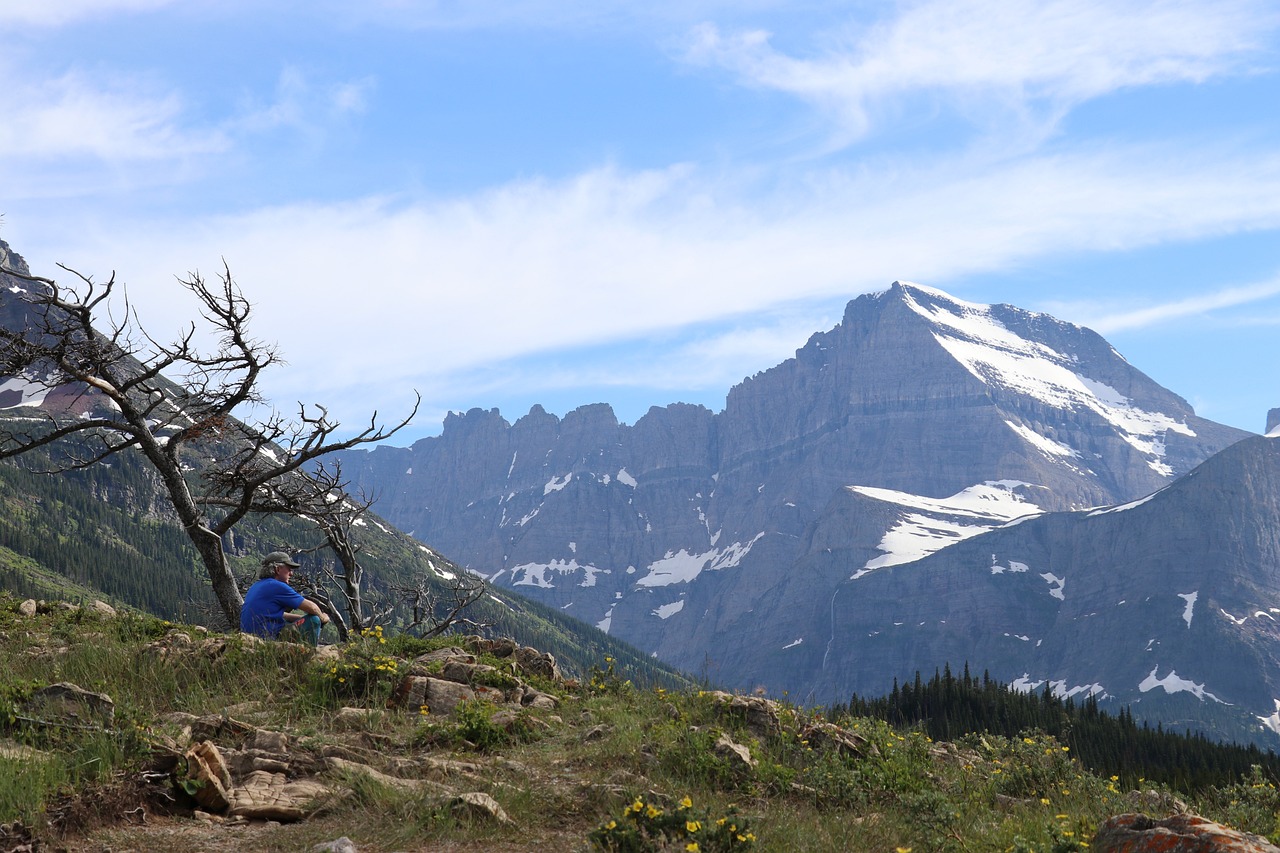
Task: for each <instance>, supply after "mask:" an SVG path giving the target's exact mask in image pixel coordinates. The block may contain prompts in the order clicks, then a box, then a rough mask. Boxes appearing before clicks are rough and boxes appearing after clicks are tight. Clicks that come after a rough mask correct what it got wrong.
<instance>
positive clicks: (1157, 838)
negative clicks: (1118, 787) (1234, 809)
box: [1090, 814, 1280, 853]
mask: <svg viewBox="0 0 1280 853" xmlns="http://www.w3.org/2000/svg"><path fill="white" fill-rule="evenodd" d="M1090 850H1092V851H1093V853H1280V847H1276V846H1275V845H1274V844H1272V843H1271V842H1269V841H1267V839H1265V838H1263V837H1261V836H1258V835H1251V834H1249V833H1245V832H1237V831H1236V830H1234V829H1230V828H1228V827H1225V826H1222V825H1221V824H1218V823H1214V822H1213V821H1211V820H1206V819H1205V818H1202V817H1197V816H1195V815H1174V816H1172V817H1167V818H1163V819H1154V818H1151V817H1148V816H1147V815H1144V814H1123V815H1117V816H1116V817H1113V818H1109V819H1108V820H1107V821H1106V822H1104V823H1103V824H1102V826H1100V827H1098V832H1097V834H1096V835H1095V836H1094V839H1093V844H1092V846H1091V847H1090Z"/></svg>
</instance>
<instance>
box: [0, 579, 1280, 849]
mask: <svg viewBox="0 0 1280 853" xmlns="http://www.w3.org/2000/svg"><path fill="white" fill-rule="evenodd" d="M174 632H177V633H181V634H186V635H190V636H192V637H194V638H195V639H196V640H200V639H201V638H202V636H203V635H200V634H199V633H197V632H194V631H192V630H191V629H186V628H182V627H178V626H170V625H167V624H165V623H162V622H160V621H159V620H156V619H153V618H150V617H135V616H123V617H117V618H110V619H109V618H103V617H99V616H96V615H93V614H89V613H86V612H84V611H80V612H68V611H63V610H61V609H60V608H51V609H50V610H49V611H48V612H42V613H40V614H38V615H36V616H34V617H25V616H22V615H21V614H19V613H18V611H17V601H16V600H14V599H12V598H4V597H0V657H3V659H4V660H6V661H8V662H9V663H8V665H7V666H6V667H5V670H4V672H3V673H2V674H0V728H2V729H3V732H2V733H0V747H6V748H5V749H0V755H8V756H10V757H0V823H7V822H10V821H12V820H14V819H15V818H17V819H20V820H23V821H24V822H26V823H27V824H29V825H36V826H42V825H44V822H45V821H46V820H47V819H50V818H52V819H53V820H54V823H55V829H59V828H60V829H63V830H68V829H70V830H75V831H74V832H73V833H72V834H71V835H70V836H69V837H68V838H65V839H62V840H59V841H57V843H58V844H62V845H66V846H67V847H68V848H69V849H72V850H100V849H103V846H104V845H105V846H108V847H110V848H112V849H125V848H127V849H131V850H141V851H147V850H155V851H160V850H164V851H166V853H167V851H169V850H172V849H174V847H175V846H179V847H180V848H186V847H191V845H192V844H198V845H199V846H200V849H206V850H233V849H239V850H299V849H310V847H311V846H312V845H314V844H316V843H319V842H322V841H326V840H332V839H334V838H336V837H338V836H340V835H346V836H348V837H350V838H351V839H352V840H353V841H354V842H355V844H356V846H357V848H358V849H359V850H360V851H361V853H370V851H374V853H376V851H387V850H404V851H409V850H427V849H432V850H459V851H460V850H475V851H479V850H499V851H501V850H506V851H515V850H534V849H547V850H557V851H561V850H564V851H570V850H587V849H589V841H588V839H589V837H590V835H591V834H592V833H593V832H595V831H600V830H601V828H602V827H606V826H607V825H608V823H609V822H610V821H612V822H613V823H614V829H613V830H612V834H613V835H614V836H615V837H618V836H619V833H621V832H622V831H623V830H626V829H628V828H629V827H635V826H636V825H637V823H639V824H641V825H644V826H647V827H650V828H652V827H656V826H659V825H664V822H666V824H667V825H669V826H671V827H672V828H673V829H672V832H673V834H672V841H673V843H672V845H671V846H669V847H667V848H665V849H675V850H684V849H686V847H685V846H686V845H687V844H688V843H690V842H691V839H701V840H702V845H701V846H700V848H699V849H700V850H703V851H705V850H712V849H717V848H716V846H715V844H714V842H713V841H711V840H710V839H709V836H711V835H713V834H714V833H719V837H720V838H721V839H722V840H723V838H724V837H725V833H726V832H727V829H726V827H728V826H734V827H736V829H735V830H734V831H733V835H734V836H735V837H736V836H738V835H741V836H742V838H743V840H742V841H741V842H737V841H735V842H733V843H731V844H730V845H729V846H728V847H721V848H720V849H742V850H748V849H755V850H761V851H773V850H788V851H834V850H851V851H863V850H865V851H896V850H900V849H905V848H911V849H912V850H917V851H924V850H964V851H974V852H975V853H976V851H1007V850H1028V851H1029V850H1037V851H1068V850H1079V849H1083V848H1082V846H1081V843H1082V842H1087V841H1088V839H1089V837H1090V836H1091V833H1092V831H1093V829H1094V827H1096V826H1097V824H1098V823H1099V822H1100V821H1101V820H1103V819H1105V818H1106V817H1107V816H1109V815H1112V814H1117V813H1121V812H1126V811H1132V810H1134V809H1135V804H1134V801H1133V800H1132V799H1131V794H1130V793H1129V792H1126V791H1123V790H1121V789H1120V787H1119V785H1118V784H1117V781H1115V780H1112V779H1107V778H1101V777H1098V776H1094V775H1091V774H1089V773H1087V772H1084V771H1083V770H1082V769H1081V768H1080V767H1079V766H1078V765H1077V764H1076V763H1075V762H1074V761H1073V759H1072V757H1071V754H1070V752H1068V751H1064V750H1063V748H1062V746H1061V745H1060V744H1059V743H1058V742H1057V741H1056V740H1054V739H1053V738H1051V737H1048V736H1045V735H1042V734H1037V733H1026V734H1025V735H1024V736H1020V737H1016V738H1001V737H994V736H986V737H968V738H962V739H961V740H960V741H959V742H958V743H956V744H951V745H942V744H937V743H932V742H930V741H929V739H928V738H927V737H926V736H924V735H923V734H920V733H913V732H910V731H899V730H896V729H894V728H892V727H891V726H889V725H887V724H885V723H882V722H878V721H873V720H870V719H866V718H861V719H852V718H850V719H845V720H842V721H841V726H840V731H841V732H843V736H844V737H846V738H848V739H850V742H851V743H852V744H853V745H854V748H853V749H852V750H841V749H838V748H836V747H834V746H833V745H832V742H831V741H830V739H824V738H823V737H821V736H819V735H818V734H817V733H815V732H814V730H813V729H812V728H811V725H810V724H811V723H812V722H813V720H811V719H810V718H809V717H808V716H807V715H806V714H805V713H804V712H802V711H800V710H797V709H794V708H788V707H785V706H783V708H782V712H781V715H780V722H781V725H780V728H779V730H777V731H776V732H773V733H770V734H759V733H753V731H752V730H750V729H748V728H747V727H746V725H745V723H744V720H743V719H742V718H741V717H740V716H738V715H736V714H733V713H728V712H727V711H726V710H725V709H724V708H723V707H722V706H721V705H719V704H717V702H716V701H715V699H714V697H713V696H712V695H710V694H706V693H703V692H701V691H696V690H682V691H671V690H667V689H664V688H661V687H653V688H647V689H644V688H637V687H636V686H635V685H634V683H629V682H628V680H627V679H626V678H625V677H624V676H625V673H623V672H622V671H611V670H613V667H611V666H610V665H609V663H608V662H605V661H601V666H602V668H603V670H602V671H601V670H597V671H596V672H595V673H593V675H592V677H591V678H590V679H588V680H587V681H585V682H583V683H581V684H578V685H573V684H566V683H555V684H553V683H551V682H539V683H538V686H539V688H540V689H543V690H546V691H548V692H551V693H553V694H555V695H556V696H557V697H558V698H559V706H558V707H557V708H556V709H554V710H538V711H535V710H525V711H522V712H521V720H522V723H521V725H520V726H518V727H517V732H519V733H521V734H522V736H520V737H504V736H502V735H501V734H499V733H498V732H497V730H496V729H495V728H494V727H493V726H492V725H490V724H489V723H488V714H487V712H485V711H484V710H483V709H481V708H475V709H472V711H471V712H469V713H463V714H461V715H455V716H449V717H444V716H438V715H429V716H426V715H422V714H411V713H405V712H400V711H382V710H381V709H383V707H384V704H385V698H386V696H387V694H388V692H389V689H390V685H391V683H392V682H393V681H395V680H397V679H398V675H397V673H398V672H399V671H400V670H401V669H403V667H404V666H405V663H404V662H405V660H407V659H408V658H410V657H412V656H413V655H415V654H417V653H419V652H421V651H422V650H423V649H424V648H426V647H427V646H426V645H424V644H423V643H421V642H416V643H412V642H408V641H405V640H397V639H393V640H392V641H390V642H388V643H379V642H377V641H376V638H366V639H362V640H360V641H358V642H356V643H353V644H351V645H350V646H348V647H346V648H344V649H343V654H344V657H343V658H342V660H341V661H340V662H338V663H336V664H335V663H332V662H319V661H316V660H314V659H312V657H311V656H310V654H309V653H308V652H306V651H305V650H303V649H302V648H301V647H296V646H289V645H287V644H274V643H273V644H266V645H265V646H263V647H261V648H256V649H255V648H248V647H244V646H242V645H241V643H240V642H239V640H238V638H237V637H234V636H232V637H228V638H227V644H226V647H225V649H224V650H223V651H221V652H219V653H218V654H206V653H195V654H184V655H170V656H168V657H162V656H160V655H158V654H157V653H156V652H154V651H153V650H148V649H147V644H148V643H149V642H152V641H154V640H155V639H156V638H163V637H165V636H168V637H169V638H170V640H172V638H173V636H174ZM388 661H392V662H393V665H389V664H388V663H387V662H388ZM491 663H495V664H500V662H499V661H496V660H495V661H491ZM339 679H344V680H341V681H340V680H339ZM62 680H67V681H73V682H75V683H77V684H79V685H80V686H82V687H85V688H89V689H95V690H101V691H104V692H106V693H108V694H109V695H110V696H111V697H112V698H113V699H114V701H115V705H116V717H115V722H114V724H113V727H112V729H111V731H109V732H93V731H83V730H76V729H64V728H58V727H51V726H44V725H40V724H34V723H31V722H28V721H25V720H24V719H23V716H24V714H23V712H22V707H23V706H22V704H21V700H22V697H23V696H24V695H26V694H28V693H29V692H30V691H31V690H32V689H33V688H34V687H37V686H41V685H44V684H48V683H52V682H55V681H62ZM356 685H361V686H360V688H359V689H356ZM342 706H356V707H365V708H369V709H373V710H374V711H375V712H377V713H375V714H374V716H373V718H372V720H371V721H370V722H369V723H368V724H367V725H366V726H365V727H364V728H363V729H360V730H357V731H348V730H343V729H342V728H341V727H340V726H339V725H338V723H337V710H338V708H339V707H342ZM228 709H230V713H231V715H232V716H235V717H237V718H241V719H248V720H250V721H252V722H254V723H255V724H257V725H260V726H263V727H266V728H270V729H273V730H277V731H284V732H288V733H290V734H292V735H294V736H295V737H297V738H298V744H299V745H298V747H297V749H298V750H308V749H310V750H319V749H320V748H321V747H322V746H324V745H326V744H328V745H334V744H341V745H344V746H346V747H348V748H350V749H353V750H354V749H361V750H362V751H363V753H364V754H367V756H368V758H367V760H368V761H369V762H370V763H375V765H376V766H378V767H379V769H383V770H386V771H389V772H393V771H394V770H395V768H396V767H397V766H398V764H397V762H398V761H399V765H403V761H400V760H401V759H406V758H412V759H415V760H417V761H421V760H422V759H423V758H424V757H432V758H452V759H457V760H461V761H465V762H468V763H470V764H473V765H475V766H476V770H475V772H474V773H470V774H469V775H468V776H467V778H466V780H465V782H460V777H458V776H452V777H449V778H448V779H446V780H445V781H446V782H448V783H449V784H451V785H454V786H457V785H459V784H465V786H466V788H465V789H467V790H481V791H485V792H487V793H489V794H491V795H492V796H493V797H494V798H495V799H496V800H497V801H498V802H499V803H500V804H501V805H502V807H503V808H504V809H505V810H506V811H507V812H508V813H509V814H510V816H511V818H512V821H513V822H512V824H510V825H506V826H503V825H498V824H495V823H492V822H483V821H470V820H465V819H458V818H455V817H453V816H451V815H450V813H449V812H448V811H447V810H446V809H442V808H441V807H440V806H439V804H438V803H437V802H436V801H435V800H434V799H433V798H432V797H431V796H428V795H426V794H420V793H405V792H401V791H396V790H393V789H391V788H389V787H386V786H383V785H379V784H374V783H364V784H354V785H353V794H352V795H351V796H350V797H349V798H347V799H346V800H344V801H342V802H339V803H337V804H335V805H334V806H333V807H332V808H331V810H330V811H328V812H327V813H325V814H324V815H323V816H320V817H315V818H312V819H310V820H307V821H304V822H302V823H298V824H291V825H286V826H282V827H269V826H265V825H259V826H251V827H226V826H208V825H206V824H203V823H200V822H199V821H197V820H195V819H193V818H191V817H189V816H187V815H188V814H189V813H184V812H183V810H182V809H179V810H178V813H177V814H176V815H175V816H173V817H169V818H160V817H158V816H155V815H152V816H151V817H150V818H149V819H148V821H147V824H146V826H139V825H137V821H138V815H139V814H140V813H138V812H134V811H133V809H134V808H135V807H137V806H138V805H139V804H140V803H141V800H140V799H138V797H139V796H140V795H139V794H138V793H137V792H136V791H135V790H134V789H132V788H131V787H130V785H131V784H132V781H134V780H136V779H137V778H138V773H137V771H138V769H139V768H140V767H142V766H143V764H144V763H145V762H146V761H147V760H148V757H149V756H150V755H151V752H152V748H153V747H154V746H155V745H157V744H162V743H164V742H165V738H166V737H175V736H177V729H176V728H175V727H174V726H173V725H171V724H166V723H165V722H164V721H163V718H164V716H165V715H166V714H169V713H171V712H174V711H182V712H187V713H192V714H197V715H200V714H222V713H225V712H228ZM722 734H726V735H728V736H729V737H731V738H732V739H733V740H734V741H735V742H737V743H739V744H742V745H745V746H747V747H749V748H750V751H751V756H752V759H753V760H754V761H756V762H757V763H756V764H755V766H754V767H750V768H748V767H746V766H741V765H739V764H737V763H736V762H734V761H732V760H730V759H728V758H725V757H720V756H718V755H717V753H716V751H715V747H714V744H715V742H716V740H717V739H718V737H719V736H720V735H722ZM475 743H487V747H486V748H485V749H477V748H475V747H473V746H472V745H471V744H475ZM17 744H23V745H26V746H28V747H31V748H35V749H38V750H40V751H41V752H40V753H39V754H36V755H32V754H30V753H28V754H27V757H25V758H23V757H16V756H18V755H19V754H20V752H19V750H18V749H17ZM179 746H183V744H179ZM59 792H62V796H60V795H59ZM131 792H132V793H131ZM637 801H639V802H640V803H642V807H641V809H640V811H639V814H638V815H637V813H636V812H634V811H632V805H633V804H634V803H635V802H637ZM1149 802H1156V803H1158V802H1159V797H1157V796H1155V795H1152V796H1151V799H1150V800H1149ZM686 803H687V805H686ZM1191 805H1192V807H1193V808H1194V809H1195V810H1196V811H1198V812H1199V813H1201V814H1204V815H1206V816H1208V817H1211V818H1213V819H1216V820H1220V821H1223V822H1226V823H1229V824H1231V825H1234V826H1236V827H1237V828H1240V829H1245V830H1249V831H1253V832H1260V833H1265V834H1274V833H1275V832H1276V817H1275V815H1276V813H1277V809H1278V808H1280V797H1278V796H1277V792H1276V789H1275V787H1274V786H1273V785H1271V784H1270V783H1268V782H1267V781H1265V780H1263V779H1254V780H1245V781H1243V782H1242V784H1240V785H1238V786H1232V787H1228V788H1225V789H1211V790H1209V791H1207V792H1203V793H1201V794H1199V795H1197V798H1196V799H1195V800H1193V801H1192V802H1191ZM735 809H736V811H735ZM673 816H674V818H675V820H672V818H673ZM720 818H725V822H724V823H723V824H720V823H719V820H720ZM130 820H132V822H133V823H132V825H129V821H130ZM691 821H692V822H694V823H696V824H697V827H696V829H695V833H694V835H692V836H690V835H688V827H689V826H690V822H691ZM698 833H701V834H700V835H699V834H698ZM676 836H680V837H678V838H677V837H676ZM753 837H754V839H755V841H754V842H753V841H752V840H751V839H752V838H753ZM635 849H641V850H644V849H652V850H657V849H660V848H659V847H657V846H650V847H638V848H635Z"/></svg>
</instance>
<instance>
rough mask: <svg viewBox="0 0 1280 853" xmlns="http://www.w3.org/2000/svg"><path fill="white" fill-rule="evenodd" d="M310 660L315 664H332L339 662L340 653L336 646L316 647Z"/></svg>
mask: <svg viewBox="0 0 1280 853" xmlns="http://www.w3.org/2000/svg"><path fill="white" fill-rule="evenodd" d="M312 658H313V659H314V660H315V661H316V662H317V663H332V662H335V661H338V660H341V658H342V652H340V651H338V647H337V646H316V650H315V654H314V655H313V656H312Z"/></svg>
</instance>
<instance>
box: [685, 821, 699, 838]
mask: <svg viewBox="0 0 1280 853" xmlns="http://www.w3.org/2000/svg"><path fill="white" fill-rule="evenodd" d="M699 829H702V824H700V823H698V822H697V821H696V820H686V821H685V822H684V831H685V832H687V833H689V834H690V835H692V834H693V833H695V832H697V831H698V830H699Z"/></svg>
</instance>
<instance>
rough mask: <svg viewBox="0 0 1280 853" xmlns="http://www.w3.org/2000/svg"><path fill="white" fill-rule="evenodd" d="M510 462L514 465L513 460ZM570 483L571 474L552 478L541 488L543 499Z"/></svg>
mask: <svg viewBox="0 0 1280 853" xmlns="http://www.w3.org/2000/svg"><path fill="white" fill-rule="evenodd" d="M512 462H513V463H514V460H512ZM572 481H573V473H572V472H570V473H568V474H565V475H564V477H563V478H560V477H552V478H551V480H550V481H548V482H547V484H546V485H545V486H543V487H542V494H543V496H544V497H545V496H546V495H549V494H551V493H552V492H558V491H560V490H561V489H563V488H564V487H565V486H567V485H569V483H570V482H572Z"/></svg>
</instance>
